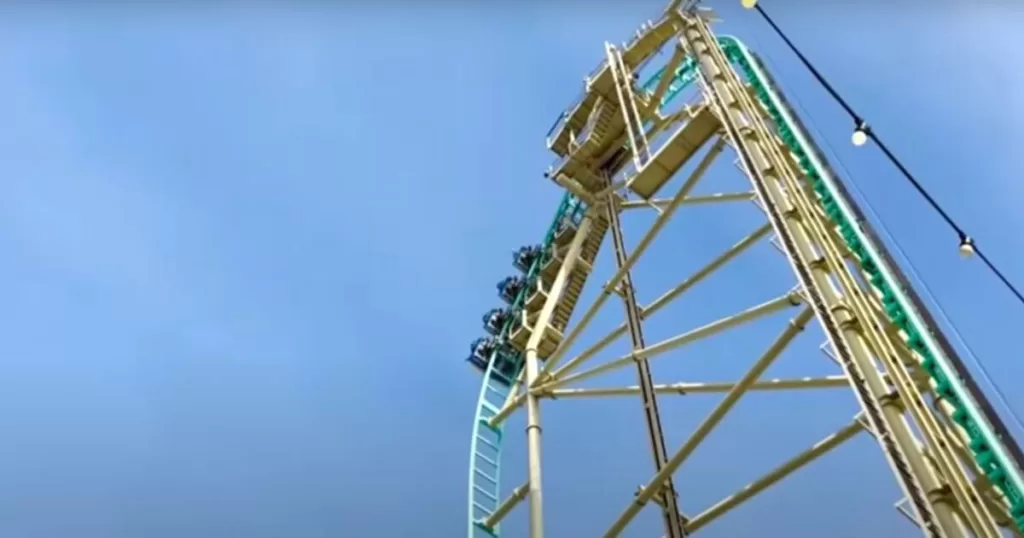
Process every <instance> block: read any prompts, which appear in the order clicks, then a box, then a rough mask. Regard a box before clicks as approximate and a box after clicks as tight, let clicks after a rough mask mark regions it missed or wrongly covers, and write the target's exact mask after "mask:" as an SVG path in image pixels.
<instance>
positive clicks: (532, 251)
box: [512, 245, 541, 273]
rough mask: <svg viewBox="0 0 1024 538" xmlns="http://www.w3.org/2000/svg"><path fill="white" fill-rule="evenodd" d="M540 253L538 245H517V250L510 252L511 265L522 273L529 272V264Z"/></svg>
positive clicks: (530, 264) (531, 263)
mask: <svg viewBox="0 0 1024 538" xmlns="http://www.w3.org/2000/svg"><path fill="white" fill-rule="evenodd" d="M540 253H541V246H540V245H526V246H524V247H519V250H517V251H515V252H514V253H513V254H512V265H514V266H515V268H516V269H519V270H520V271H522V272H524V273H526V272H529V270H530V266H532V265H533V262H535V261H536V260H537V257H539V256H540Z"/></svg>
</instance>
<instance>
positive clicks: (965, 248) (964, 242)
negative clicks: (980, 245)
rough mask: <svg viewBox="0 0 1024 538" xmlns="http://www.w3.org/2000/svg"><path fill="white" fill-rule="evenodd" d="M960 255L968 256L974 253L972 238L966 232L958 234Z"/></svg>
mask: <svg viewBox="0 0 1024 538" xmlns="http://www.w3.org/2000/svg"><path fill="white" fill-rule="evenodd" d="M959 250H960V256H962V257H964V258H970V257H971V256H973V255H974V252H975V250H974V240H973V239H971V237H970V236H968V235H967V234H964V233H961V234H960V248H959Z"/></svg>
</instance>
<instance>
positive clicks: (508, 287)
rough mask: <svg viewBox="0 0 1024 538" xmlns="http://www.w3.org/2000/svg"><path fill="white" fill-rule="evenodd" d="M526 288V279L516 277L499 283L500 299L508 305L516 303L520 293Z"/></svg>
mask: <svg viewBox="0 0 1024 538" xmlns="http://www.w3.org/2000/svg"><path fill="white" fill-rule="evenodd" d="M524 286H526V278H524V277H522V276H519V275H516V276H510V277H507V278H505V280H502V281H501V282H498V286H497V288H498V297H501V298H502V299H504V300H505V302H507V303H508V304H512V303H514V302H516V297H517V296H518V295H519V292H520V291H522V290H523V287H524Z"/></svg>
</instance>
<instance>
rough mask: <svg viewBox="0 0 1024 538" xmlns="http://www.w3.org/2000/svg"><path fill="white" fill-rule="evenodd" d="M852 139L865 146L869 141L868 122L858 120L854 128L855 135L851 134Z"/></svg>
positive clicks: (854, 143) (855, 142)
mask: <svg viewBox="0 0 1024 538" xmlns="http://www.w3.org/2000/svg"><path fill="white" fill-rule="evenodd" d="M850 141H851V142H853V145H854V146H857V147H860V146H863V145H864V144H866V143H867V142H868V124H867V123H864V120H857V125H856V126H855V127H854V128H853V135H851V136H850Z"/></svg>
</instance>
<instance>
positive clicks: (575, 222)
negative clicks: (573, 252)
mask: <svg viewBox="0 0 1024 538" xmlns="http://www.w3.org/2000/svg"><path fill="white" fill-rule="evenodd" d="M574 217H575V218H574ZM581 218H582V214H580V213H577V214H575V216H574V215H573V213H572V212H568V213H566V215H565V216H563V217H562V218H561V219H560V220H559V221H558V224H557V225H556V226H555V238H554V243H555V245H558V246H565V245H568V244H569V243H571V242H572V238H573V237H574V236H575V235H576V229H577V228H578V227H579V224H580V220H581Z"/></svg>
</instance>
